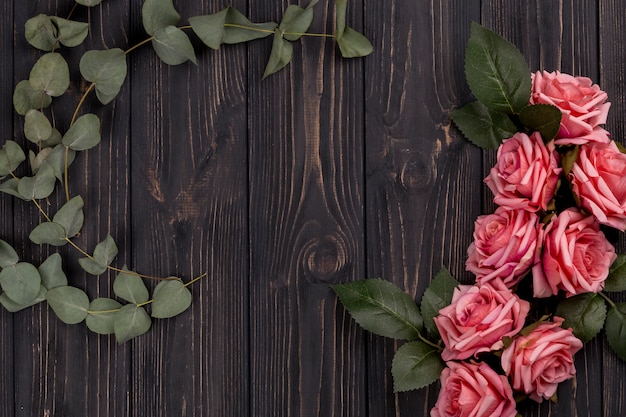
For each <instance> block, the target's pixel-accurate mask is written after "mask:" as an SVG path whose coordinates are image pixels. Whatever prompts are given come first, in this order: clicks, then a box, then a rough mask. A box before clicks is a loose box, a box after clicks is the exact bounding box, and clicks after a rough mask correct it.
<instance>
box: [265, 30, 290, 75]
mask: <svg viewBox="0 0 626 417" xmlns="http://www.w3.org/2000/svg"><path fill="white" fill-rule="evenodd" d="M292 55H293V47H292V46H291V43H289V42H287V41H286V40H284V39H283V38H282V36H281V35H280V30H279V29H276V33H275V34H274V42H273V43H272V52H271V53H270V57H269V59H268V61H267V65H266V66H265V72H264V73H263V78H266V77H267V76H269V75H271V74H274V73H275V72H277V71H280V70H281V69H283V68H284V67H285V66H287V64H289V62H291V57H292Z"/></svg>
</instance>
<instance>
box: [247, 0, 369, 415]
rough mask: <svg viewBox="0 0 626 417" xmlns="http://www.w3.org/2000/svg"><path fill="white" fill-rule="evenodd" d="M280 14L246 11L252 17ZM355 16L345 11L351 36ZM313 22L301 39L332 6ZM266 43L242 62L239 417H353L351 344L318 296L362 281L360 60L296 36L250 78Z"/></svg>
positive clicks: (340, 316)
mask: <svg viewBox="0 0 626 417" xmlns="http://www.w3.org/2000/svg"><path fill="white" fill-rule="evenodd" d="M305 3H306V2H305ZM286 5H287V2H265V3H259V2H257V3H255V4H254V10H252V12H251V13H252V18H253V20H254V21H267V20H274V21H278V20H280V18H281V16H282V8H284V7H286ZM362 13H363V10H362V7H361V4H360V3H359V2H351V3H350V11H349V20H350V22H352V23H351V24H352V25H353V26H356V27H357V30H358V29H361V25H360V20H361V16H362ZM315 16H316V17H315V19H314V22H313V24H312V26H311V32H324V31H326V32H328V31H331V30H332V27H333V23H332V22H333V19H334V2H332V1H323V2H320V3H319V4H318V5H317V6H316V7H315ZM367 35H368V36H369V35H371V34H370V33H369V32H368V33H367ZM270 45H271V41H270V40H269V39H267V40H265V41H263V42H257V43H255V44H254V45H251V46H250V54H249V62H250V65H249V74H250V81H249V84H248V86H249V87H248V93H249V109H250V113H249V123H250V141H249V155H250V202H251V204H250V242H251V276H250V367H251V369H250V381H251V392H250V398H251V415H254V416H257V415H258V416H261V415H263V416H331V415H332V416H348V415H350V416H362V415H363V416H364V415H366V409H367V408H366V407H367V405H366V399H365V397H364V396H365V372H364V361H365V357H364V351H365V350H364V349H365V346H364V344H363V339H362V334H361V333H360V332H359V331H358V330H357V328H356V325H355V323H354V322H353V320H352V319H351V318H349V317H348V315H347V314H346V313H345V311H344V310H343V308H341V307H339V306H338V305H337V298H336V296H335V295H334V294H333V292H332V291H331V289H330V285H331V284H335V283H340V282H346V281H354V280H356V279H359V278H363V277H364V276H365V270H364V261H363V252H364V247H363V233H364V229H363V227H364V225H363V213H362V204H363V183H362V178H363V165H362V158H363V139H362V138H363V92H362V83H363V77H362V68H363V61H362V60H353V61H350V60H344V59H342V58H339V56H338V54H339V52H338V50H337V49H336V48H335V45H334V42H333V41H331V40H325V39H321V38H317V39H316V38H306V39H303V40H302V41H301V42H295V43H294V56H293V62H292V63H291V64H290V65H289V66H288V67H287V68H286V69H284V70H283V71H281V72H280V73H278V74H275V75H272V76H270V77H269V78H267V79H265V80H261V74H262V73H263V68H264V66H265V63H266V61H267V57H268V56H269V51H270Z"/></svg>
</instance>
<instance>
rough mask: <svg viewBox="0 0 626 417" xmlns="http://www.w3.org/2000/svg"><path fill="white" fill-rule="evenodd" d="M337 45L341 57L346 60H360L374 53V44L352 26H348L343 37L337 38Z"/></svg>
mask: <svg viewBox="0 0 626 417" xmlns="http://www.w3.org/2000/svg"><path fill="white" fill-rule="evenodd" d="M337 45H338V46H339V51H340V52H341V56H342V57H344V58H359V57H363V56H367V55H369V54H371V53H372V52H373V51H374V47H373V46H372V43H371V42H370V41H369V40H368V39H367V38H366V37H365V36H363V34H362V33H360V32H357V31H356V30H354V29H352V28H351V27H350V26H346V27H345V29H344V31H343V35H342V36H341V37H340V38H337Z"/></svg>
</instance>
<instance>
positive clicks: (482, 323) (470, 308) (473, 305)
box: [435, 280, 530, 361]
mask: <svg viewBox="0 0 626 417" xmlns="http://www.w3.org/2000/svg"><path fill="white" fill-rule="evenodd" d="M529 309H530V304H529V303H528V302H527V301H524V300H522V299H520V298H519V297H518V296H517V295H515V294H513V293H512V292H511V290H509V289H508V288H506V286H505V285H504V284H503V283H502V281H500V280H493V281H492V282H491V283H488V284H484V285H481V286H478V285H460V286H459V287H458V288H456V289H455V290H454V294H453V295H452V303H451V304H450V305H449V306H447V307H444V308H442V309H441V310H440V311H439V316H437V317H435V324H436V325H437V329H438V330H439V334H440V335H441V338H442V340H443V342H444V344H445V349H444V350H443V352H442V354H441V358H442V359H443V360H444V361H449V360H462V359H467V358H469V357H471V356H476V355H477V354H478V353H480V352H488V351H491V350H498V349H501V348H502V346H503V342H502V338H503V337H505V336H513V335H515V334H517V332H519V331H520V330H521V329H522V327H523V326H524V320H526V315H527V314H528V310H529Z"/></svg>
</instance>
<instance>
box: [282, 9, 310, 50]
mask: <svg viewBox="0 0 626 417" xmlns="http://www.w3.org/2000/svg"><path fill="white" fill-rule="evenodd" d="M312 22H313V9H312V8H308V7H307V8H306V9H303V8H302V7H300V6H296V5H295V4H292V5H289V6H288V7H287V9H286V10H285V14H284V15H283V20H282V21H281V22H280V25H278V29H280V31H281V33H282V34H283V37H284V38H285V39H287V40H289V41H295V40H298V39H300V38H301V37H302V33H305V32H306V31H307V30H309V27H311V23H312Z"/></svg>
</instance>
